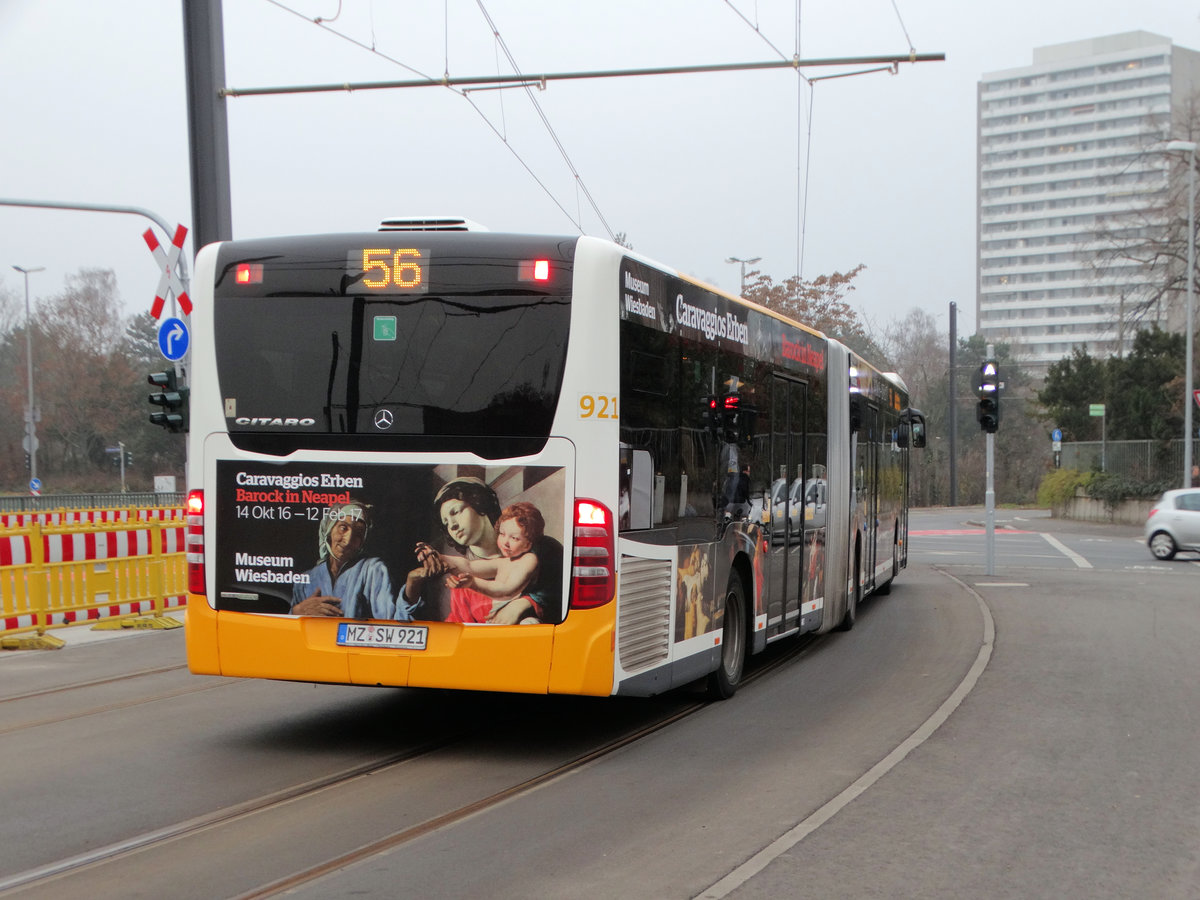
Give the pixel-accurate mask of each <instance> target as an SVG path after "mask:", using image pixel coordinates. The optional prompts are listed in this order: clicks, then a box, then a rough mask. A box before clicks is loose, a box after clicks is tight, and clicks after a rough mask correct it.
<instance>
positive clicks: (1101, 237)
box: [1088, 95, 1200, 354]
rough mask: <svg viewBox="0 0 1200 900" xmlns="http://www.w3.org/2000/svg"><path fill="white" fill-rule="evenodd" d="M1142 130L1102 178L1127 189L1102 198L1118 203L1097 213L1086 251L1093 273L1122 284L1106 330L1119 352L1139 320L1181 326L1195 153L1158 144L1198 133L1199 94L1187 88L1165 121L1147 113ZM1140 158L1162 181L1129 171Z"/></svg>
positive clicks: (1194, 276)
mask: <svg viewBox="0 0 1200 900" xmlns="http://www.w3.org/2000/svg"><path fill="white" fill-rule="evenodd" d="M1145 131H1146V133H1147V134H1148V135H1152V137H1148V138H1147V140H1146V143H1145V144H1144V145H1143V147H1142V149H1141V152H1140V153H1139V154H1138V156H1137V157H1136V158H1135V159H1134V160H1133V161H1132V162H1131V163H1130V165H1129V166H1128V167H1127V169H1126V172H1124V173H1120V174H1118V175H1116V176H1113V177H1112V179H1110V180H1111V181H1113V184H1117V183H1121V181H1122V179H1124V181H1126V182H1128V188H1127V189H1125V190H1114V191H1113V192H1112V193H1111V196H1110V198H1109V199H1111V200H1115V201H1117V202H1123V204H1124V206H1123V208H1122V209H1121V210H1119V211H1116V212H1113V213H1110V214H1106V215H1101V216H1098V217H1097V220H1098V224H1097V228H1096V232H1095V239H1094V245H1093V248H1091V249H1090V250H1089V251H1088V254H1089V261H1090V265H1091V268H1092V270H1093V272H1094V273H1095V277H1096V279H1097V280H1098V281H1099V280H1103V279H1105V278H1106V276H1112V275H1115V276H1117V278H1116V280H1117V281H1118V282H1122V283H1124V285H1125V286H1124V287H1122V288H1120V289H1119V296H1118V298H1117V310H1116V323H1115V324H1116V330H1117V333H1116V334H1115V335H1113V337H1114V339H1115V341H1116V347H1117V349H1118V353H1119V354H1120V353H1121V351H1122V350H1123V348H1124V344H1125V343H1127V342H1128V337H1129V335H1130V334H1131V333H1132V332H1134V331H1137V330H1140V329H1141V328H1142V327H1144V326H1145V325H1146V324H1149V323H1154V324H1158V325H1161V326H1163V327H1165V328H1166V329H1167V330H1169V331H1181V330H1182V329H1183V327H1184V312H1183V310H1184V306H1183V301H1182V298H1183V297H1184V296H1185V294H1186V291H1187V277H1188V273H1187V253H1188V232H1187V223H1188V215H1187V214H1188V196H1187V193H1188V167H1189V166H1194V165H1196V155H1195V154H1183V153H1173V152H1168V151H1166V150H1165V145H1166V141H1168V140H1171V139H1185V140H1189V141H1195V140H1197V139H1200V95H1193V96H1192V97H1191V98H1190V99H1189V101H1188V102H1187V103H1186V104H1185V105H1184V107H1183V109H1182V112H1181V113H1180V114H1179V115H1177V116H1175V117H1174V121H1173V122H1171V123H1169V120H1168V117H1167V116H1165V115H1162V116H1158V117H1152V118H1151V119H1150V120H1149V121H1148V123H1147V128H1146V129H1145ZM1147 164H1149V167H1150V169H1151V170H1152V171H1158V170H1160V169H1162V168H1163V167H1165V168H1166V171H1167V174H1168V177H1167V181H1166V186H1165V188H1164V187H1162V186H1161V182H1160V181H1158V180H1157V179H1153V180H1151V181H1150V182H1147V181H1146V180H1145V179H1144V176H1139V175H1138V174H1137V173H1136V172H1135V171H1134V170H1135V168H1136V170H1139V171H1140V170H1145V169H1146V168H1147ZM1137 200H1141V201H1142V202H1141V203H1140V204H1138V203H1136V201H1137ZM1130 205H1133V208H1129V206H1130ZM1191 277H1192V279H1193V286H1194V287H1196V288H1200V279H1198V278H1197V273H1196V272H1192V273H1191Z"/></svg>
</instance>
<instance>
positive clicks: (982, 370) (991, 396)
mask: <svg viewBox="0 0 1200 900" xmlns="http://www.w3.org/2000/svg"><path fill="white" fill-rule="evenodd" d="M976 417H977V418H978V419H979V427H980V428H981V429H983V430H984V431H986V432H987V433H988V434H995V433H996V429H997V428H999V427H1000V373H999V371H998V370H997V368H996V361H995V360H994V359H985V360H984V361H983V365H982V366H980V367H979V407H978V411H977V413H976Z"/></svg>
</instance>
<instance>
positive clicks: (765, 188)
mask: <svg viewBox="0 0 1200 900" xmlns="http://www.w3.org/2000/svg"><path fill="white" fill-rule="evenodd" d="M896 7H898V9H899V18H898V17H897V12H896ZM483 8H484V9H486V11H487V13H488V14H489V15H490V17H491V19H492V21H493V22H494V23H495V26H496V28H497V30H498V31H499V34H500V37H501V38H502V39H503V42H504V45H505V46H506V47H507V50H508V52H509V53H511V54H512V56H513V58H514V60H515V61H516V64H517V66H518V67H519V68H520V71H522V72H523V73H537V72H567V71H585V70H600V69H605V70H606V69H621V68H635V67H647V66H666V65H697V64H704V63H723V62H746V61H758V60H771V59H777V58H779V55H778V53H777V52H776V49H774V48H777V49H778V51H780V52H782V53H783V54H784V55H786V56H788V57H790V56H791V55H792V54H793V52H794V51H795V49H796V24H795V15H796V12H795V10H796V4H795V2H793V0H733V2H725V0H640V2H638V0H570V2H564V0H557V2H551V0H483ZM289 10H295V11H296V12H298V13H301V14H302V15H295V14H293V13H292V12H289ZM338 10H339V3H338V2H337V0H286V2H281V3H272V2H269V0H225V9H224V25H225V50H226V58H225V64H226V81H227V84H228V85H229V86H230V87H262V86H267V85H290V84H317V83H331V82H333V83H343V82H348V81H349V82H355V81H372V80H403V79H409V78H413V77H416V76H414V75H413V73H412V72H411V71H409V70H407V69H405V68H403V67H401V66H400V65H398V64H397V62H396V61H398V62H401V63H404V64H406V65H408V66H411V67H412V68H413V69H416V70H418V71H419V72H421V73H423V74H426V75H432V76H435V77H440V76H441V75H442V74H443V72H445V71H449V73H450V74H451V75H452V76H466V75H489V74H496V73H497V72H500V73H503V74H509V73H511V72H512V68H511V66H510V64H509V62H508V60H507V58H506V54H505V52H504V48H502V47H501V46H500V45H499V43H498V41H497V40H496V38H495V37H494V35H493V33H492V29H491V27H490V26H489V25H488V22H487V20H486V19H485V16H484V14H483V12H482V11H481V9H480V5H479V4H478V3H477V2H475V0H405V2H402V0H343V2H342V3H341V4H340V13H339V12H338ZM739 13H740V14H741V15H739ZM335 15H336V16H337V18H336V19H333V17H334V16H335ZM318 16H321V17H326V18H327V19H333V21H330V22H328V23H327V24H328V25H329V27H330V28H332V29H336V30H337V31H338V32H341V33H343V34H345V35H347V36H349V37H351V38H353V39H354V40H355V41H358V42H359V43H361V44H364V45H366V46H367V47H372V46H373V47H374V48H375V50H376V51H378V53H377V54H376V53H371V52H370V51H369V50H367V49H363V48H362V47H360V46H356V45H354V44H352V43H351V42H349V41H347V40H345V39H343V38H341V37H338V36H337V35H335V34H332V33H330V32H329V31H327V30H323V29H322V28H320V27H318V26H317V25H314V24H313V23H312V21H311V19H312V18H315V17H318ZM743 16H744V17H745V19H748V20H749V21H750V22H751V23H756V24H757V26H758V31H757V32H756V31H755V29H754V28H753V27H751V25H748V24H747V23H746V21H744V20H743V18H742V17H743ZM901 21H902V22H903V26H902V25H901ZM1139 29H1140V30H1145V31H1150V32H1154V33H1157V34H1161V35H1165V36H1167V37H1169V38H1171V39H1172V40H1173V41H1174V42H1175V43H1176V44H1179V45H1182V46H1185V47H1190V48H1192V49H1200V3H1197V2H1191V0H1141V2H1137V3H1131V2H1129V0H1037V2H1035V0H895V4H893V2H892V0H808V2H804V3H803V4H802V14H801V26H800V53H801V56H802V57H803V58H810V59H811V58H824V57H840V56H870V55H879V54H906V53H908V51H909V49H910V38H911V45H912V48H913V49H915V50H916V52H918V53H937V52H943V53H945V54H946V57H947V61H946V62H940V63H938V62H931V63H919V64H915V65H909V64H905V65H902V66H901V67H900V71H899V74H897V75H891V74H887V73H879V74H871V75H862V76H857V77H853V78H841V79H835V80H830V81H824V82H820V83H818V84H817V86H816V88H815V93H814V94H813V95H812V96H811V104H812V109H811V122H810V120H809V115H808V107H809V103H810V94H809V90H808V88H807V87H803V89H802V90H801V91H799V92H798V90H797V82H798V79H797V77H796V75H795V73H794V72H792V71H791V70H787V69H784V70H771V71H763V72H742V73H730V74H705V75H675V76H659V77H646V78H636V79H633V78H622V79H607V80H598V81H587V82H551V83H550V84H549V85H548V87H547V89H546V90H545V91H534V92H533V93H534V96H535V97H536V99H537V101H538V103H539V104H540V106H541V109H542V111H543V113H544V114H545V117H546V118H547V119H548V121H549V123H550V125H551V126H552V127H553V129H554V134H555V135H556V136H557V140H558V141H559V142H560V143H561V145H562V146H563V148H565V151H566V153H567V155H568V156H569V158H570V161H571V163H572V164H573V165H574V167H575V169H576V171H577V172H578V173H579V182H578V183H577V181H576V179H575V177H574V176H573V175H572V173H571V170H570V168H569V167H568V165H567V163H566V162H565V161H564V160H563V157H562V155H561V154H560V152H559V150H558V149H557V148H556V147H555V143H554V139H553V138H552V137H551V136H550V135H549V133H548V132H547V130H546V128H545V126H544V125H543V124H542V122H541V120H540V119H539V118H538V116H537V113H536V112H535V111H534V110H533V107H532V105H531V103H530V101H529V99H528V97H527V95H526V93H525V92H524V91H521V90H505V91H494V90H493V91H480V92H477V93H473V94H471V95H470V100H469V101H468V100H467V99H464V97H463V96H462V95H461V94H458V93H454V92H451V91H449V90H447V89H445V88H443V87H429V88H419V89H407V90H392V91H362V92H355V93H351V94H347V93H345V92H338V93H332V94H320V95H298V96H284V97H247V98H234V99H231V100H229V133H230V160H231V170H232V184H233V227H234V236H235V237H239V238H244V237H257V236H263V235H271V234H289V233H314V232H325V231H353V230H373V229H374V228H375V227H376V226H377V224H378V222H379V220H380V219H382V218H384V217H387V216H394V215H430V214H453V215H464V216H467V217H469V218H471V219H474V220H476V221H478V222H481V223H483V224H485V225H487V226H488V227H490V228H492V229H493V230H497V231H510V230H511V231H528V232H545V233H565V234H571V233H578V231H579V230H580V229H582V230H583V231H584V232H586V233H589V234H595V235H599V236H607V233H608V232H607V231H606V228H605V224H604V223H605V222H607V226H608V228H610V229H611V230H612V231H614V232H624V233H625V234H626V235H627V236H628V239H629V241H630V242H632V244H633V246H634V247H635V248H636V249H637V250H638V251H640V252H643V253H645V254H647V255H649V256H651V257H653V258H655V259H657V260H659V261H660V262H663V263H666V264H667V265H669V266H673V267H675V268H677V269H679V270H681V271H683V272H685V273H687V274H690V275H692V276H695V277H697V278H701V279H703V280H705V281H708V282H710V283H713V284H716V285H718V286H719V287H722V288H724V289H726V290H730V291H736V290H737V289H738V276H739V267H738V266H737V265H730V264H727V263H726V262H725V259H726V258H727V257H730V256H737V257H744V258H746V257H754V256H759V257H762V262H761V263H760V264H759V265H758V268H761V269H762V270H763V271H764V272H766V273H767V274H769V275H771V276H772V277H773V278H774V279H776V280H782V279H784V278H786V277H788V276H789V275H791V274H794V273H795V271H796V269H797V263H798V255H799V246H800V243H801V237H800V215H801V213H800V207H801V204H803V206H804V213H803V218H804V226H803V231H804V235H803V248H804V250H803V261H802V266H801V268H802V273H803V275H804V276H805V277H806V278H812V277H815V276H817V275H820V274H823V273H830V272H833V271H846V270H848V269H850V268H852V267H854V266H855V265H857V264H859V263H863V264H865V265H866V270H865V271H864V272H863V273H862V275H860V276H859V278H858V279H857V285H858V288H857V290H856V291H855V292H854V293H853V294H852V295H851V297H850V299H851V301H852V303H853V304H854V305H855V306H856V308H858V309H859V310H860V312H861V313H862V314H863V315H864V316H865V318H866V319H867V320H868V322H869V323H870V324H871V325H872V326H873V327H875V328H876V329H880V330H882V329H884V328H886V326H887V324H888V323H889V322H891V321H893V320H895V319H899V318H901V317H903V316H904V315H905V314H906V313H907V312H908V311H909V310H910V309H912V308H913V307H918V306H919V307H923V308H925V309H928V310H929V311H930V312H931V313H933V314H934V315H936V316H938V321H939V324H940V326H941V327H942V328H943V329H945V328H946V327H947V315H946V310H947V304H948V302H949V301H950V300H955V301H957V302H958V305H959V310H960V319H959V332H960V334H969V333H971V332H972V331H973V329H974V321H975V310H974V306H975V161H976V141H975V98H976V82H977V81H978V80H979V78H980V76H981V75H982V74H983V73H984V72H992V71H996V70H1002V69H1008V68H1015V67H1019V66H1024V65H1028V64H1029V63H1030V62H1031V60H1032V48H1033V47H1035V46H1043V45H1047V44H1054V43H1060V42H1065V41H1073V40H1082V39H1085V38H1090V37H1096V36H1100V35H1105V34H1113V33H1117V32H1122V31H1132V30H1139ZM905 31H907V36H906V34H905ZM768 41H769V42H770V43H768ZM772 45H773V46H772ZM378 54H383V55H385V56H386V57H390V59H386V58H384V56H381V55H378ZM834 71H839V70H822V69H815V68H814V69H807V70H806V74H808V75H810V76H819V75H827V74H832V73H833V72H834ZM841 71H844V70H841ZM472 103H474V105H475V107H477V108H478V111H477V110H476V109H475V108H473V106H472ZM185 104H186V97H185V92H184V70H183V35H182V26H181V11H180V3H179V2H178V0H111V2H103V3H98V2H94V0H0V122H3V125H2V126H0V197H7V198H14V197H15V198H27V199H36V200H55V201H65V202H83V203H103V204H120V205H130V206H139V207H145V208H149V209H152V210H154V211H155V212H156V213H158V214H159V215H161V216H162V217H164V218H165V219H167V220H168V221H171V222H182V223H183V224H185V225H189V226H190V225H191V221H190V220H191V203H190V196H189V175H188V157H187V121H186V106H185ZM489 123H490V124H489ZM810 131H811V134H810ZM497 132H499V135H503V138H504V139H502V137H501V136H498V134H497ZM798 147H799V150H798ZM531 172H532V174H531ZM804 178H807V195H806V196H803V195H801V194H799V193H798V189H797V183H798V180H801V179H804ZM579 184H582V186H583V187H585V188H586V190H587V192H589V193H590V195H591V197H592V199H593V200H594V201H595V204H596V206H597V208H598V210H599V214H597V213H596V211H594V210H593V209H592V207H591V205H590V204H589V202H588V200H587V198H586V196H585V195H584V191H583V190H582V189H581V188H580V187H579ZM601 216H602V217H603V221H602V219H601ZM149 224H150V223H149V222H147V221H145V220H143V219H140V218H137V217H133V216H125V215H110V214H99V213H81V212H60V211H43V210H32V209H25V208H11V207H0V264H2V265H0V290H3V289H7V290H8V291H9V292H10V293H12V292H23V280H22V278H21V276H20V274H19V273H17V272H14V271H13V270H12V268H11V267H12V266H13V265H20V266H23V267H34V266H44V267H45V268H46V271H45V272H42V273H37V274H35V275H33V276H31V277H30V291H31V294H32V296H33V298H34V300H35V302H36V300H37V298H39V297H49V296H51V295H54V294H57V293H59V292H61V291H62V290H63V289H64V279H65V277H66V276H67V275H68V274H69V273H74V272H75V271H77V270H79V269H80V268H84V267H102V268H111V269H113V270H115V272H116V274H117V278H118V284H119V287H120V291H121V296H122V300H123V302H124V305H125V308H126V310H127V311H129V312H137V311H143V310H148V309H149V307H150V304H151V301H152V300H153V295H154V289H155V287H156V285H157V283H158V272H157V269H156V267H155V264H154V262H153V259H152V257H151V255H150V253H149V251H148V250H147V249H146V247H145V245H144V243H143V241H142V238H141V233H142V232H143V231H144V230H145V229H146V228H147V227H148V226H149ZM162 239H163V238H162V236H161V235H160V240H162ZM187 250H188V251H189V252H194V250H193V248H192V246H191V241H190V239H189V241H188V244H187Z"/></svg>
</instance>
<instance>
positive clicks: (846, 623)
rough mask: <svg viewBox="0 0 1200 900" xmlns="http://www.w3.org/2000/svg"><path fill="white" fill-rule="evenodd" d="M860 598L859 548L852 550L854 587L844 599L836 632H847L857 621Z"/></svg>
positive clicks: (860, 562)
mask: <svg viewBox="0 0 1200 900" xmlns="http://www.w3.org/2000/svg"><path fill="white" fill-rule="evenodd" d="M861 597H862V556H861V555H860V551H859V548H858V547H857V546H856V547H855V548H854V586H853V587H852V588H851V589H850V593H849V595H848V596H847V597H846V614H845V615H844V616H842V621H841V622H840V623H838V627H837V630H838V631H849V630H850V629H851V628H853V627H854V623H855V622H857V621H858V601H859V600H860V599H861Z"/></svg>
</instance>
